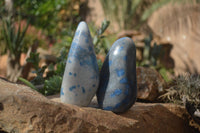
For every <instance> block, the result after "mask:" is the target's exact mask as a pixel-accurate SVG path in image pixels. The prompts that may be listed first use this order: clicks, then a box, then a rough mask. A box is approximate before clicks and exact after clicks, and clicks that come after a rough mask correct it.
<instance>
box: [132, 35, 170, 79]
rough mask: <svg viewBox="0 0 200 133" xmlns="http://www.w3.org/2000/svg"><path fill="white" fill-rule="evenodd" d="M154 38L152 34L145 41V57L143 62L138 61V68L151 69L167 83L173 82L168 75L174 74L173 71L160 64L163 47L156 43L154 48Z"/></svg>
mask: <svg viewBox="0 0 200 133" xmlns="http://www.w3.org/2000/svg"><path fill="white" fill-rule="evenodd" d="M152 41H153V37H152V35H151V34H150V35H149V37H147V38H145V39H144V44H145V45H144V49H143V55H142V56H143V57H142V60H141V61H137V63H136V64H137V66H143V67H151V68H154V69H156V70H157V71H158V72H159V73H160V74H161V76H162V77H163V79H164V80H165V81H166V82H169V81H171V79H169V77H168V73H170V74H173V70H172V69H167V68H166V67H165V66H164V65H163V64H161V63H160V59H159V58H160V57H162V56H163V55H164V51H163V48H162V45H157V44H156V43H154V44H153V46H152Z"/></svg>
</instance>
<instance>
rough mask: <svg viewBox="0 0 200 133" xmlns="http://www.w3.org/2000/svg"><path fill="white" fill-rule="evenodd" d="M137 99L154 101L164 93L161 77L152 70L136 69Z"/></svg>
mask: <svg viewBox="0 0 200 133" xmlns="http://www.w3.org/2000/svg"><path fill="white" fill-rule="evenodd" d="M136 73H137V88H138V93H137V98H139V99H143V100H148V101H154V100H156V98H157V97H158V96H159V95H160V94H161V93H163V92H164V86H165V81H164V80H163V78H162V77H161V75H160V74H159V73H158V72H157V71H156V70H155V69H152V68H145V67H137V69H136Z"/></svg>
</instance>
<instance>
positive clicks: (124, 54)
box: [97, 37, 137, 113]
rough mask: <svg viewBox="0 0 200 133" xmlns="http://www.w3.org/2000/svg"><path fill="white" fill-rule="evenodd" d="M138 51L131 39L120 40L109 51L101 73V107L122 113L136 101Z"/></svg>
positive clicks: (99, 97) (98, 95)
mask: <svg viewBox="0 0 200 133" xmlns="http://www.w3.org/2000/svg"><path fill="white" fill-rule="evenodd" d="M136 97H137V81H136V51H135V44H134V43H133V41H132V39H131V38H128V37H124V38H121V39H118V40H117V41H116V42H115V43H114V44H113V45H112V47H111V49H110V50H109V52H108V54H107V56H106V59H105V62H104V63H103V66H102V68H101V72H100V84H99V88H98V91H97V99H98V103H99V107H100V108H102V109H104V110H109V111H113V112H116V113H121V112H124V111H126V110H128V109H129V108H130V107H131V106H132V105H133V104H134V103H135V101H136Z"/></svg>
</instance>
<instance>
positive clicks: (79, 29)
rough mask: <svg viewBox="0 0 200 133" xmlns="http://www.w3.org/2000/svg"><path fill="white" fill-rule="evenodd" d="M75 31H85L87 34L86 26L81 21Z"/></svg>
mask: <svg viewBox="0 0 200 133" xmlns="http://www.w3.org/2000/svg"><path fill="white" fill-rule="evenodd" d="M77 31H85V32H86V31H87V32H89V28H88V25H87V23H86V22H85V21H81V22H80V23H79V24H78V27H77Z"/></svg>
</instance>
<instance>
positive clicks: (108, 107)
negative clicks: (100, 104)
mask: <svg viewBox="0 0 200 133" xmlns="http://www.w3.org/2000/svg"><path fill="white" fill-rule="evenodd" d="M103 109H104V110H113V107H112V106H107V107H105V108H103Z"/></svg>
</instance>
